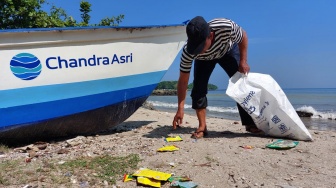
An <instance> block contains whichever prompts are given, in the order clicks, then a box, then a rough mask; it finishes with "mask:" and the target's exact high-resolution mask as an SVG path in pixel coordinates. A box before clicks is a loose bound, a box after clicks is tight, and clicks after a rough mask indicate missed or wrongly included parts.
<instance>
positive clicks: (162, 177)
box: [132, 168, 171, 181]
mask: <svg viewBox="0 0 336 188" xmlns="http://www.w3.org/2000/svg"><path fill="white" fill-rule="evenodd" d="M132 176H136V177H147V178H152V179H155V180H159V181H167V180H168V178H170V177H171V174H169V173H165V172H160V171H155V170H150V169H148V168H141V169H139V170H137V171H136V172H135V173H133V174H132Z"/></svg>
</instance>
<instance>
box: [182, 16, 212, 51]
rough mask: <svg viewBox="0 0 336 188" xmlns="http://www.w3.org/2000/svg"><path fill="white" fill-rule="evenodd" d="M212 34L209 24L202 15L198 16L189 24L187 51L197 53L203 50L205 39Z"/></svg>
mask: <svg viewBox="0 0 336 188" xmlns="http://www.w3.org/2000/svg"><path fill="white" fill-rule="evenodd" d="M209 35H210V27H209V24H208V23H207V22H206V21H205V20H204V18H203V17H201V16H196V17H195V18H193V19H192V20H190V22H189V23H188V25H187V36H188V43H187V51H188V53H190V54H193V55H197V54H199V53H201V52H202V50H203V48H204V45H205V41H206V39H207V37H208V36H209Z"/></svg>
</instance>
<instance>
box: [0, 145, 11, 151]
mask: <svg viewBox="0 0 336 188" xmlns="http://www.w3.org/2000/svg"><path fill="white" fill-rule="evenodd" d="M8 151H9V148H8V146H5V145H2V144H0V153H7V152H8Z"/></svg>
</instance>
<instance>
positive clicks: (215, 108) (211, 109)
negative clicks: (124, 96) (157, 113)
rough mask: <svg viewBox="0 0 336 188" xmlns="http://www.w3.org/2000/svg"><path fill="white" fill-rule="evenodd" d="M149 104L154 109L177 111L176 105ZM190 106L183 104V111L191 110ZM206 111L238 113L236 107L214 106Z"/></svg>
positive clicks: (154, 102) (152, 102)
mask: <svg viewBox="0 0 336 188" xmlns="http://www.w3.org/2000/svg"><path fill="white" fill-rule="evenodd" d="M148 102H149V103H151V104H152V105H153V106H154V107H163V108H175V109H177V107H178V106H177V103H165V102H160V101H148ZM191 107H192V106H191V105H188V104H185V105H184V108H185V109H191ZM207 110H209V111H210V112H226V113H238V108H237V107H226V108H224V107H216V106H208V107H207Z"/></svg>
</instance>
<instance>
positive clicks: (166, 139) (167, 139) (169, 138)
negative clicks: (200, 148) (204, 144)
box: [164, 136, 183, 142]
mask: <svg viewBox="0 0 336 188" xmlns="http://www.w3.org/2000/svg"><path fill="white" fill-rule="evenodd" d="M182 140H183V139H182V137H181V136H175V137H173V136H168V137H167V138H165V139H164V141H166V142H179V141H182Z"/></svg>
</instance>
